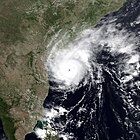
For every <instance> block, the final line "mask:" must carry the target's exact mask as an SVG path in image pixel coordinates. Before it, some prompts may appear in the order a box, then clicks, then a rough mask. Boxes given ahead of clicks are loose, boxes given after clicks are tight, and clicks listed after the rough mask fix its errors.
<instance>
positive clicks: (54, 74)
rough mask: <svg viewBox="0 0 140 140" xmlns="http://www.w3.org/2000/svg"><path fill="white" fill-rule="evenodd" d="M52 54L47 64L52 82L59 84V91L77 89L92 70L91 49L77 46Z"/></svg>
mask: <svg viewBox="0 0 140 140" xmlns="http://www.w3.org/2000/svg"><path fill="white" fill-rule="evenodd" d="M55 51H56V50H55ZM51 53H52V54H51V55H50V57H49V58H48V61H47V64H46V68H47V69H48V70H49V73H51V74H50V80H51V81H55V82H56V83H59V84H60V85H61V86H60V85H59V89H66V88H74V87H77V86H78V84H79V83H80V81H81V80H82V79H83V78H84V77H85V75H87V72H88V70H89V69H90V48H82V47H77V46H75V47H74V48H73V47H72V48H69V49H68V48H67V49H61V50H57V51H56V52H51Z"/></svg>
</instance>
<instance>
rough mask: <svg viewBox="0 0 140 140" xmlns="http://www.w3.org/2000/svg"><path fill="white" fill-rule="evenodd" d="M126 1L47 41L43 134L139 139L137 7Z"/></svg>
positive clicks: (83, 139)
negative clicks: (91, 21)
mask: <svg viewBox="0 0 140 140" xmlns="http://www.w3.org/2000/svg"><path fill="white" fill-rule="evenodd" d="M132 3H133V5H132ZM132 3H131V2H128V3H127V5H126V6H124V8H122V9H121V10H120V11H118V12H114V13H112V14H110V15H108V16H106V17H105V18H103V19H102V20H101V21H100V22H99V23H98V24H97V26H95V27H91V28H88V29H84V30H83V31H80V32H79V33H77V36H76V37H75V38H74V39H73V40H68V39H66V38H67V34H64V35H62V36H61V39H60V36H59V35H58V36H59V39H58V40H57V39H56V37H54V38H53V39H52V41H51V42H50V44H49V46H47V48H49V47H50V46H51V48H52V50H51V53H50V54H49V56H47V59H45V60H44V67H45V69H46V71H47V72H48V77H49V85H50V88H49V93H48V96H47V97H46V99H45V101H44V108H45V113H44V120H45V121H46V122H47V124H48V129H47V133H49V134H50V133H51V134H52V135H57V136H58V137H59V138H60V139H61V140H139V139H140V133H139V132H140V102H139V97H140V87H139V85H140V80H139V75H140V50H139V47H140V42H139V38H140V35H139V33H140V31H139V28H138V27H139V22H138V20H139V19H140V18H139V16H140V15H139V12H138V11H139V10H140V6H139V4H138V3H137V1H134V2H132ZM134 5H135V7H136V8H135V10H133V6H134ZM127 9H129V10H130V11H129V14H126V11H128V10H127ZM134 13H135V15H136V16H135V17H134V16H133V15H134ZM128 17H129V18H128ZM126 19H127V22H126Z"/></svg>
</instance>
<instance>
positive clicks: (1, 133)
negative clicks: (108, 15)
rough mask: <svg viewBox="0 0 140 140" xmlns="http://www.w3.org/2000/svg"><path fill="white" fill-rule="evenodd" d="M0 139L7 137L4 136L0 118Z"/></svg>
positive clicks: (5, 139) (4, 139) (3, 139)
mask: <svg viewBox="0 0 140 140" xmlns="http://www.w3.org/2000/svg"><path fill="white" fill-rule="evenodd" d="M0 140H8V139H7V137H6V136H5V133H4V130H3V125H2V121H1V119H0Z"/></svg>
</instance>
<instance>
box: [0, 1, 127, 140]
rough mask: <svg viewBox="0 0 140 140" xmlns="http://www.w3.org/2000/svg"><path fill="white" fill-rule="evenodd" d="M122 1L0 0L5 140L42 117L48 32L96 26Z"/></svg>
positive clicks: (18, 136)
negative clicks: (44, 57)
mask: <svg viewBox="0 0 140 140" xmlns="http://www.w3.org/2000/svg"><path fill="white" fill-rule="evenodd" d="M124 2H125V0H89V1H86V0H79V1H78V0H71V1H68V0H60V1H55V0H24V1H22V0H12V1H9V0H1V5H0V118H1V120H2V122H3V127H4V131H5V133H6V136H7V137H8V139H9V140H23V139H24V136H25V134H26V133H28V132H30V131H32V130H33V128H34V126H35V124H36V123H37V120H39V119H40V118H41V117H42V111H43V101H44V99H45V97H46V96H47V92H48V88H49V85H48V80H47V74H46V71H44V69H43V62H42V59H41V58H42V55H43V53H44V51H47V48H46V46H47V43H48V42H49V41H50V39H51V37H52V36H53V35H55V34H56V33H57V32H58V31H60V30H63V31H66V30H69V31H70V32H71V34H72V35H73V34H74V33H75V32H76V31H77V30H79V29H81V28H86V26H87V27H89V26H94V25H95V24H96V23H97V22H98V21H99V20H100V19H101V17H103V16H104V15H106V14H107V13H109V12H113V11H116V10H118V9H119V8H120V7H122V5H123V3H124ZM83 25H84V26H83ZM73 27H75V28H73ZM49 139H50V138H49Z"/></svg>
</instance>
